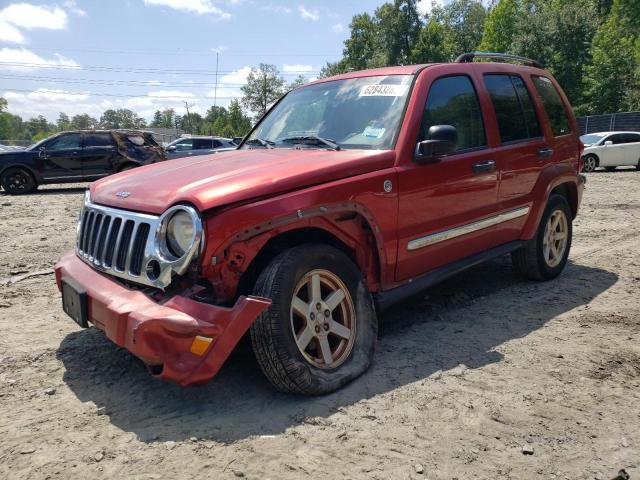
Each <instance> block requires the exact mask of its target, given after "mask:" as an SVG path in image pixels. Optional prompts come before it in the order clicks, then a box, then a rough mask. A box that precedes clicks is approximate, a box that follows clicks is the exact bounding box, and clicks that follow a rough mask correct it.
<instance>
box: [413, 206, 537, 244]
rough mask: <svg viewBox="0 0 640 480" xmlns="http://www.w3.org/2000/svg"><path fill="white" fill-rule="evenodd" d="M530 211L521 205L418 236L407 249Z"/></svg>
mask: <svg viewBox="0 0 640 480" xmlns="http://www.w3.org/2000/svg"><path fill="white" fill-rule="evenodd" d="M528 213H529V207H520V208H516V209H514V210H509V211H508V212H504V213H500V214H498V215H495V216H493V217H489V218H485V219H483V220H479V221H477V222H473V223H468V224H466V225H462V226H460V227H455V228H451V229H449V230H444V231H442V232H438V233H432V234H429V235H425V236H424V237H420V238H416V239H414V240H411V241H410V242H408V243H407V250H418V249H419V248H423V247H428V246H429V245H433V244H436V243H440V242H445V241H447V240H451V239H452V238H456V237H459V236H461V235H467V234H469V233H472V232H477V231H478V230H482V229H483V228H489V227H492V226H494V225H498V224H499V223H503V222H508V221H509V220H513V219H515V218H518V217H522V216H524V215H527V214H528Z"/></svg>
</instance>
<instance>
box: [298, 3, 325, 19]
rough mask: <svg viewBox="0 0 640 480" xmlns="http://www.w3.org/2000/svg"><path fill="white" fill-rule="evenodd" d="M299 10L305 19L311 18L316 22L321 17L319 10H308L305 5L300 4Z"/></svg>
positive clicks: (301, 16)
mask: <svg viewBox="0 0 640 480" xmlns="http://www.w3.org/2000/svg"><path fill="white" fill-rule="evenodd" d="M298 12H299V13H300V18H302V19H303V20H311V21H313V22H315V21H317V20H319V19H320V14H319V13H318V11H317V10H308V9H307V8H305V6H304V5H300V6H299V7H298Z"/></svg>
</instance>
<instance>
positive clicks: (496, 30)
mask: <svg viewBox="0 0 640 480" xmlns="http://www.w3.org/2000/svg"><path fill="white" fill-rule="evenodd" d="M519 3H522V2H518V0H499V1H498V3H497V4H496V6H495V7H493V8H492V9H491V10H490V11H489V14H488V15H487V21H486V23H485V27H484V33H483V35H482V42H481V43H480V46H479V47H478V49H479V50H482V51H485V52H502V53H507V52H510V51H511V50H512V48H511V47H512V43H513V38H514V37H515V35H516V33H517V31H518V30H517V28H518V26H517V23H518V16H519V15H520V14H521V12H520V11H519V8H518V4H519Z"/></svg>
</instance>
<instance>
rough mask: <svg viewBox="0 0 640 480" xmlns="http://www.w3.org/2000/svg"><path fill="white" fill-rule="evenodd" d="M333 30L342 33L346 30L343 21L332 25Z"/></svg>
mask: <svg viewBox="0 0 640 480" xmlns="http://www.w3.org/2000/svg"><path fill="white" fill-rule="evenodd" d="M331 30H333V31H334V32H336V33H342V32H344V25H342V24H341V23H336V24H335V25H332V26H331Z"/></svg>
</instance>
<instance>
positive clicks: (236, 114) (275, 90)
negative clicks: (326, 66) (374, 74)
mask: <svg viewBox="0 0 640 480" xmlns="http://www.w3.org/2000/svg"><path fill="white" fill-rule="evenodd" d="M305 81H306V79H305V78H304V77H303V76H299V77H298V78H296V79H295V80H294V81H293V82H291V83H287V81H286V80H285V79H284V78H283V77H282V76H281V74H280V72H279V71H278V69H277V67H276V66H275V65H269V64H262V63H261V64H260V65H259V66H258V67H257V68H253V69H251V72H250V73H249V76H248V79H247V83H246V85H244V86H243V87H242V88H241V90H242V97H241V98H238V99H234V100H231V102H230V103H229V106H228V107H222V106H211V107H209V108H208V109H207V111H206V113H205V115H200V114H199V113H196V112H188V110H187V111H185V114H184V115H180V114H178V113H177V112H176V110H175V109H173V108H167V109H163V110H156V111H155V112H154V114H153V117H152V119H151V121H150V122H147V121H146V120H145V119H144V118H142V117H141V116H139V115H138V114H137V113H136V112H134V111H133V110H130V109H128V108H119V109H109V110H105V111H104V112H103V114H102V115H101V116H100V118H99V119H97V118H94V117H92V116H90V115H88V114H86V113H83V114H77V115H72V116H70V115H68V114H66V113H64V112H60V114H59V115H58V118H57V120H56V121H55V122H50V121H48V120H47V119H46V118H45V117H44V116H42V115H38V116H37V117H33V118H30V119H28V120H23V119H22V117H20V116H19V115H15V114H12V113H9V112H8V111H7V107H8V103H7V100H6V99H4V98H0V140H23V141H28V142H36V141H38V140H41V139H43V138H46V137H48V136H50V135H52V134H54V133H57V132H61V131H65V130H86V129H98V128H99V129H117V128H133V129H144V128H147V127H157V128H168V129H179V130H182V131H184V132H187V133H191V134H195V135H217V136H223V137H241V136H244V135H246V134H247V133H248V132H249V130H250V129H251V126H252V124H253V121H254V120H257V119H259V118H260V117H261V116H262V115H263V114H264V112H265V111H266V110H267V108H268V107H269V106H270V105H271V104H272V103H273V102H275V101H276V100H277V99H278V98H280V97H281V96H282V95H284V93H286V92H287V90H290V89H292V88H295V87H297V86H299V85H302V84H303V83H305ZM247 111H248V112H251V113H252V114H253V119H252V117H251V116H249V115H248V114H247V113H246V112H247Z"/></svg>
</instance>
